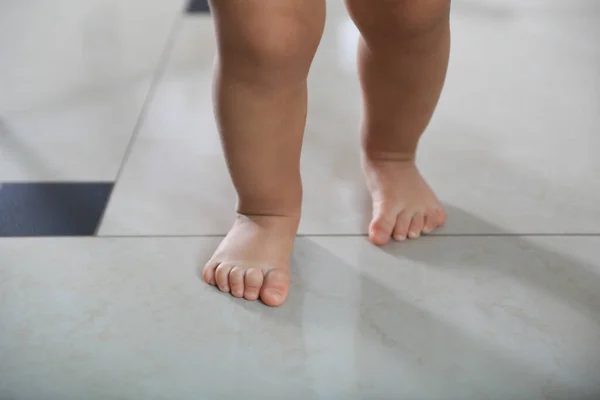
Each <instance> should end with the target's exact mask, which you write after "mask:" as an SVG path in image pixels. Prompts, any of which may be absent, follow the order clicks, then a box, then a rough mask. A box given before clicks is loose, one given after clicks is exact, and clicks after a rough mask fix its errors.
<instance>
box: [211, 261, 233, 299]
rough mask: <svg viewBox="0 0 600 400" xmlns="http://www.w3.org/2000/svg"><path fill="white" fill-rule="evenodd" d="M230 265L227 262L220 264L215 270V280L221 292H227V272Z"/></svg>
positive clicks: (229, 269)
mask: <svg viewBox="0 0 600 400" xmlns="http://www.w3.org/2000/svg"><path fill="white" fill-rule="evenodd" d="M231 268H232V266H231V265H228V264H225V263H223V264H220V265H219V266H218V267H217V270H216V271H215V280H216V281H217V286H218V287H219V290H221V291H222V292H229V272H230V271H231Z"/></svg>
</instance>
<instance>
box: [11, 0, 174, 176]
mask: <svg viewBox="0 0 600 400" xmlns="http://www.w3.org/2000/svg"><path fill="white" fill-rule="evenodd" d="M183 4H184V2H183V1H182V0H175V1H161V0H151V1H140V0H133V1H127V2H122V1H117V0H91V1H83V2H82V1H74V0H60V1H53V2H39V1H33V0H8V1H2V2H0V71H1V73H0V181H31V180H38V181H39V180H43V181H56V180H78V181H90V180H91V181H106V180H113V179H115V176H116V174H117V171H118V169H119V166H120V165H121V162H122V159H123V156H124V154H125V149H126V146H127V143H128V142H129V139H130V137H131V134H132V132H133V130H134V127H135V125H136V122H137V120H138V118H139V116H140V112H141V110H142V105H143V104H144V101H145V100H146V97H147V95H148V91H149V89H150V85H151V82H152V78H153V75H154V74H155V71H156V68H157V66H158V64H159V60H160V57H161V53H162V51H163V49H164V48H165V45H166V43H167V39H168V35H169V32H170V31H171V29H172V27H173V24H174V21H175V19H176V18H177V17H178V16H179V14H180V11H181V8H182V7H183Z"/></svg>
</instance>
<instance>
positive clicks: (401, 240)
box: [394, 235, 406, 242]
mask: <svg viewBox="0 0 600 400" xmlns="http://www.w3.org/2000/svg"><path fill="white" fill-rule="evenodd" d="M394 240H397V241H399V242H403V241H405V240H406V236H404V235H397V236H394Z"/></svg>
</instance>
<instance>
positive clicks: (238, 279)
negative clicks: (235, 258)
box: [229, 266, 244, 297]
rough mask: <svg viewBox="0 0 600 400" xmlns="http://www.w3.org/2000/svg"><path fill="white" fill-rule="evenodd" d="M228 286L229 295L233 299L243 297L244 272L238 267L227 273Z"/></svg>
mask: <svg viewBox="0 0 600 400" xmlns="http://www.w3.org/2000/svg"><path fill="white" fill-rule="evenodd" d="M229 286H230V288H231V294H232V295H233V296H234V297H243V296H244V270H243V269H242V268H240V267H237V266H235V267H233V268H231V271H229Z"/></svg>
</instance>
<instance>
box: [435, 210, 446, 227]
mask: <svg viewBox="0 0 600 400" xmlns="http://www.w3.org/2000/svg"><path fill="white" fill-rule="evenodd" d="M436 215H437V217H438V221H437V226H438V227H439V226H444V224H445V223H446V218H447V215H446V211H444V209H443V208H438V209H437V210H436Z"/></svg>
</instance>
